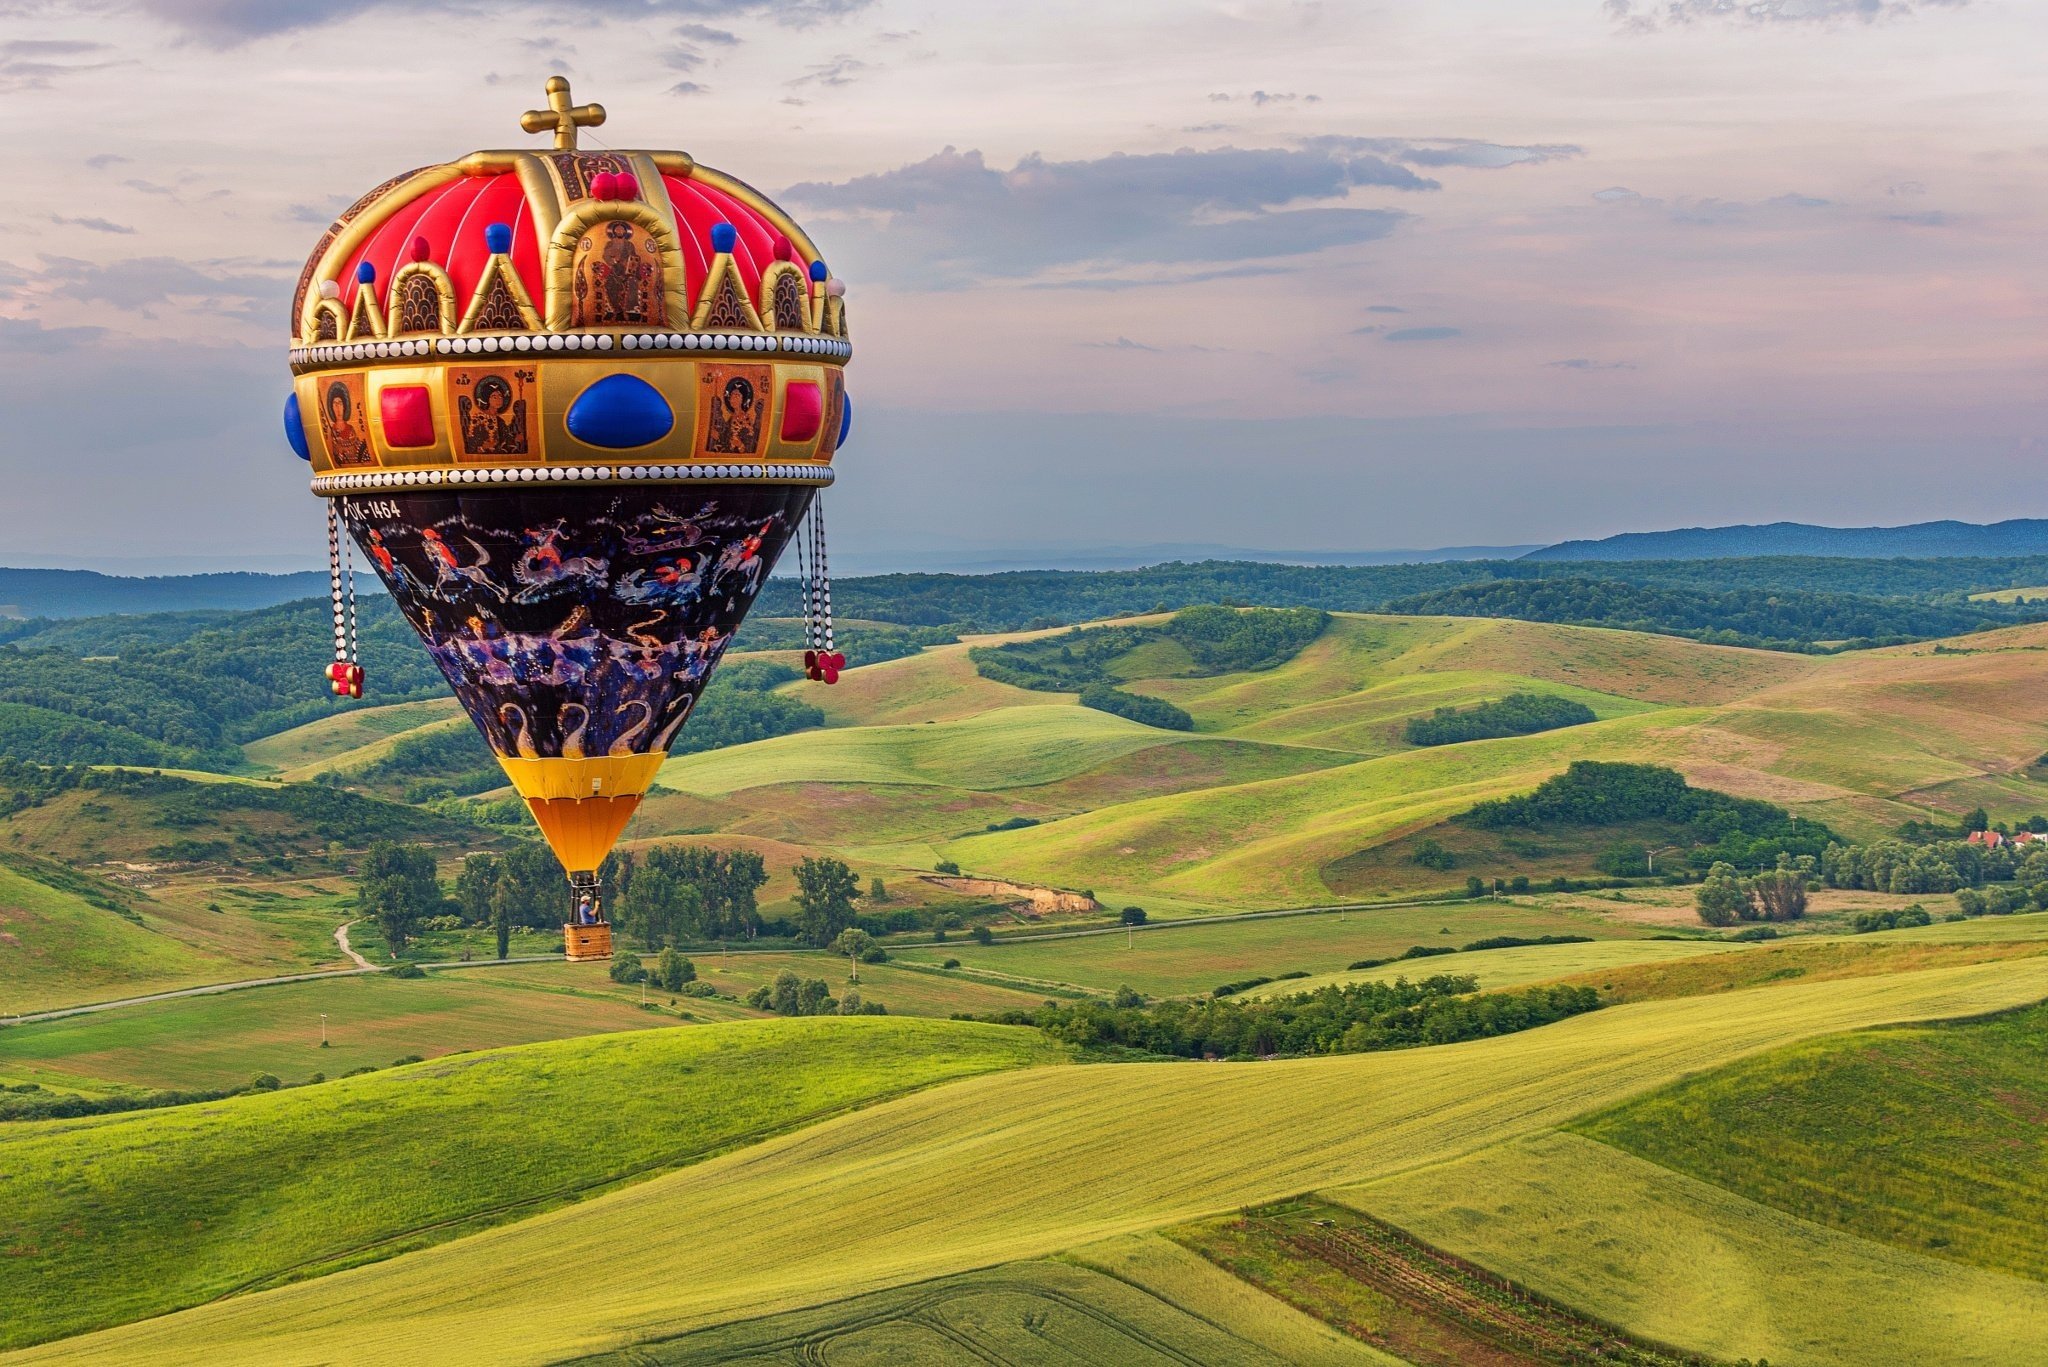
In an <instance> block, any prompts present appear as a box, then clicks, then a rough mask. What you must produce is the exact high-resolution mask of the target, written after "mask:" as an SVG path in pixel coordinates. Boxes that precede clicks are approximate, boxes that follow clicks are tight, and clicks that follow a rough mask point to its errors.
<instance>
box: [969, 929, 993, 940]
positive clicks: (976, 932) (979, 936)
mask: <svg viewBox="0 0 2048 1367" xmlns="http://www.w3.org/2000/svg"><path fill="white" fill-rule="evenodd" d="M970 933H971V934H972V936H973V938H974V943H976V944H978V945H992V944H994V943H995V942H996V933H995V932H994V931H992V930H990V929H989V928H988V927H987V926H976V927H975V928H974V929H973V931H972V932H970Z"/></svg>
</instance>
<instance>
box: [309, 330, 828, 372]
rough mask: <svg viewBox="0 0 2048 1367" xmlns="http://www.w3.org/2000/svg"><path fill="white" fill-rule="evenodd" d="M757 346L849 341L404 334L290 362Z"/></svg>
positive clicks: (782, 349) (796, 349)
mask: <svg viewBox="0 0 2048 1367" xmlns="http://www.w3.org/2000/svg"><path fill="white" fill-rule="evenodd" d="M614 347H617V348H618V349H620V350H622V351H742V352H745V351H761V352H768V351H772V352H778V353H781V354H783V355H789V356H825V357H830V358H832V359H834V360H841V361H843V360H845V359H846V358H847V357H849V356H851V355H852V354H853V347H852V345H851V344H850V343H848V342H844V341H842V340H840V339H839V338H837V337H808V336H800V335H789V336H785V335H782V334H779V333H767V332H629V333H626V334H624V335H622V336H618V337H614V336H613V335H612V334H611V333H608V332H597V333H583V332H566V333H565V332H546V333H521V334H519V335H518V336H512V337H410V338H401V339H400V340H398V341H395V342H345V343H342V344H341V345H338V346H312V347H293V348H292V351H291V363H292V365H294V366H309V365H328V364H332V363H335V362H342V361H383V360H391V359H394V358H397V359H402V358H404V357H407V356H429V355H441V356H460V355H469V356H480V355H488V354H499V353H504V352H513V353H517V352H522V351H525V352H534V351H610V350H612V349H613V348H614Z"/></svg>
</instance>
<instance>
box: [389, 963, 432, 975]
mask: <svg viewBox="0 0 2048 1367" xmlns="http://www.w3.org/2000/svg"><path fill="white" fill-rule="evenodd" d="M384 971H385V974H386V976H388V977H392V978H424V977H426V976H427V970H426V969H424V968H421V967H420V966H419V965H418V964H399V965H398V966H397V967H396V968H388V969H386V970H384Z"/></svg>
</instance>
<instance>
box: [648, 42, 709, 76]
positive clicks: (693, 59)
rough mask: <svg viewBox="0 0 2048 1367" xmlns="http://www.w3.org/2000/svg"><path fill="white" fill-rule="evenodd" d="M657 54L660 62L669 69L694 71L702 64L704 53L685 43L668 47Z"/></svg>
mask: <svg viewBox="0 0 2048 1367" xmlns="http://www.w3.org/2000/svg"><path fill="white" fill-rule="evenodd" d="M658 56H659V59H660V61H661V64H662V65H663V66H665V67H667V68H668V69H669V70H670V71H695V70H696V69H697V68H698V67H700V66H703V65H704V54H703V53H701V52H699V51H698V50H697V49H696V48H693V47H691V46H689V45H688V44H687V43H685V44H679V45H678V46H676V47H672V48H669V49H668V50H667V51H665V52H662V53H660V54H658Z"/></svg>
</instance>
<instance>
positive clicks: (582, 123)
mask: <svg viewBox="0 0 2048 1367" xmlns="http://www.w3.org/2000/svg"><path fill="white" fill-rule="evenodd" d="M603 122H604V106H603V105H601V104H581V105H571V104H570V103H569V78H568V77H567V76H550V77H548V107H547V108H546V109H529V110H527V111H526V112H525V113H524V114H521V115H520V116H519V126H520V127H521V128H524V129H525V130H526V131H527V132H529V133H545V132H547V131H548V130H549V129H551V128H552V129H553V130H554V132H555V146H556V147H557V148H559V149H561V150H563V151H567V152H573V151H575V150H576V130H577V129H579V128H595V127H597V125H599V124H601V123H603Z"/></svg>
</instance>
